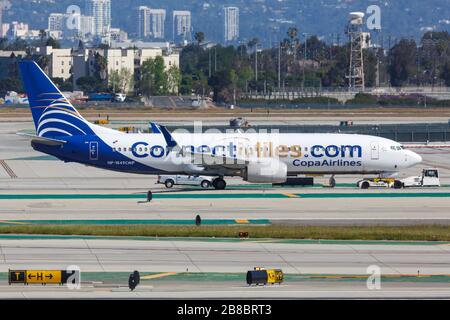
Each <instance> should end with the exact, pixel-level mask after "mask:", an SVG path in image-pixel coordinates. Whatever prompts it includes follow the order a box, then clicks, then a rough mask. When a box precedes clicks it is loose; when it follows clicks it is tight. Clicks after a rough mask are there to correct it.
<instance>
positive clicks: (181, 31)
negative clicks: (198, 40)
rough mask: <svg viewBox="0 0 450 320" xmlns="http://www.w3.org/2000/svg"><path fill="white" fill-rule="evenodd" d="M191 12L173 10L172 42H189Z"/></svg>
mask: <svg viewBox="0 0 450 320" xmlns="http://www.w3.org/2000/svg"><path fill="white" fill-rule="evenodd" d="M191 28H192V27H191V12H190V11H180V10H175V11H174V12H173V40H174V41H175V40H176V39H177V38H178V39H179V38H181V40H191V39H190V38H191V37H190V35H191Z"/></svg>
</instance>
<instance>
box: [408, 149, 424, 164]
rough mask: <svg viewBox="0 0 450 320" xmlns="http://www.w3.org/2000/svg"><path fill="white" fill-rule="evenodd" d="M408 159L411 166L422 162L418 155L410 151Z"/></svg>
mask: <svg viewBox="0 0 450 320" xmlns="http://www.w3.org/2000/svg"><path fill="white" fill-rule="evenodd" d="M408 158H409V161H410V162H411V165H412V166H415V165H417V164H419V163H422V161H423V159H422V157H421V156H420V155H418V154H417V153H415V152H412V151H410V154H409V155H408Z"/></svg>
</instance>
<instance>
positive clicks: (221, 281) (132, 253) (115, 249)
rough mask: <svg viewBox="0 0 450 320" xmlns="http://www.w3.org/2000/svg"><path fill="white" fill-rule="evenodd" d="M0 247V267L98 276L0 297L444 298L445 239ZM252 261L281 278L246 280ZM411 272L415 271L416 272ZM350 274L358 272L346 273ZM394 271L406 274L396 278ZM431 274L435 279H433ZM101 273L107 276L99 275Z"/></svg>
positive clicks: (447, 289)
mask: <svg viewBox="0 0 450 320" xmlns="http://www.w3.org/2000/svg"><path fill="white" fill-rule="evenodd" d="M0 248H1V263H0V272H6V271H7V270H8V269H9V268H10V269H23V268H28V269H35V270H39V269H49V270H55V269H56V270H58V269H60V268H62V270H65V268H66V267H67V266H69V265H77V266H79V267H80V269H81V271H82V274H83V272H84V273H88V274H89V276H88V278H89V279H91V280H92V279H95V275H97V277H98V279H97V281H94V282H97V283H104V285H97V287H96V286H95V284H94V282H92V281H87V282H86V281H85V282H86V283H85V285H84V288H83V291H82V292H78V293H76V292H75V293H74V292H69V291H68V290H66V289H64V288H54V287H48V288H47V287H46V288H45V290H43V289H42V288H39V287H38V288H36V287H32V286H31V287H26V288H25V287H23V286H13V287H7V286H6V284H5V283H3V286H2V285H1V283H0V298H1V297H5V296H6V297H14V295H17V294H18V295H21V296H22V297H28V298H31V297H33V296H39V297H43V296H47V295H50V296H52V295H54V297H56V296H57V294H62V296H63V297H64V296H65V297H70V296H76V295H77V294H78V295H82V296H83V297H90V296H92V297H97V298H98V297H104V298H105V297H106V298H114V297H117V296H120V297H124V296H125V297H129V298H130V297H133V298H139V297H153V298H165V297H167V298H181V297H182V298H196V297H197V298H198V297H200V298H204V297H209V298H213V297H216V298H221V297H222V298H223V297H225V298H227V297H228V298H238V297H239V298H244V297H247V298H249V297H253V298H269V297H275V298H282V297H288V298H293V297H297V298H301V297H303V298H307V297H364V296H367V297H377V296H378V297H384V298H386V297H398V296H402V297H447V298H450V286H449V283H450V254H449V253H450V244H448V243H440V244H434V245H433V244H425V243H407V242H405V243H385V242H378V243H377V242H371V243H370V242H367V243H358V242H351V241H342V242H338V243H337V244H336V243H335V244H330V243H322V244H317V243H312V242H311V243H308V242H307V241H306V242H303V243H302V242H301V241H299V242H295V241H293V242H284V243H279V242H276V241H267V240H265V241H238V240H235V241H223V240H220V239H216V240H209V241H204V240H203V241H200V240H191V241H184V240H159V241H158V240H154V239H152V240H151V239H148V240H146V241H136V240H105V239H76V238H75V239H67V240H62V239H58V240H57V241H55V240H50V239H49V240H42V239H21V240H8V239H5V238H0ZM371 265H377V266H379V267H380V269H381V274H382V276H383V277H385V278H383V279H382V282H383V283H384V288H382V290H380V291H371V290H368V289H367V286H366V277H368V273H367V268H368V267H369V266H371ZM255 266H260V267H265V268H281V269H282V270H283V271H284V272H285V273H286V281H285V283H284V285H282V286H280V287H277V286H276V287H266V288H248V287H247V286H246V283H245V273H246V271H248V270H252V269H253V268H254V267H255ZM133 270H139V271H140V272H141V277H142V278H143V280H144V281H143V283H142V285H143V287H142V288H141V289H140V290H139V291H137V292H135V293H130V292H128V290H126V289H125V288H123V286H124V285H125V284H126V282H125V281H124V279H126V277H125V278H124V276H123V275H121V274H117V272H124V273H125V275H126V274H129V273H131V272H132V271H133ZM92 272H96V274H92ZM115 273H116V274H115ZM149 273H163V274H162V275H161V276H160V277H158V276H151V277H150V279H149V280H148V281H146V280H145V275H146V274H149ZM418 273H419V274H420V275H423V276H422V278H421V277H416V275H417V274H418ZM115 275H116V278H115ZM330 275H341V277H339V276H333V277H331V276H330ZM342 275H347V278H346V277H342ZM352 275H353V276H355V275H359V277H358V278H353V279H352ZM401 276H408V278H407V279H406V280H402V277H401ZM433 276H436V277H438V278H439V277H440V278H439V279H440V280H439V281H435V280H433V278H432V277H433ZM171 277H173V278H171ZM105 278H106V279H107V280H103V281H101V280H102V279H105ZM152 278H154V280H151V279H152ZM330 279H334V280H330ZM85 280H86V279H85ZM82 281H83V280H82ZM120 286H122V289H120V288H119V287H120ZM108 288H109V289H108Z"/></svg>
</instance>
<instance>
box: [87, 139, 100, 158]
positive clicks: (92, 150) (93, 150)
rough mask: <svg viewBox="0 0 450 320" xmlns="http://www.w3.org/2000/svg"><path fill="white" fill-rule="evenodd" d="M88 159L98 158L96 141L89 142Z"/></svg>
mask: <svg viewBox="0 0 450 320" xmlns="http://www.w3.org/2000/svg"><path fill="white" fill-rule="evenodd" d="M89 160H91V161H97V160H98V142H96V141H94V142H89Z"/></svg>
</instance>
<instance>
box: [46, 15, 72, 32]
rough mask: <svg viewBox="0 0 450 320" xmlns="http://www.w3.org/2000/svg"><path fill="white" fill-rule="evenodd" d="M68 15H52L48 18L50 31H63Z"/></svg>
mask: <svg viewBox="0 0 450 320" xmlns="http://www.w3.org/2000/svg"><path fill="white" fill-rule="evenodd" d="M66 17H67V15H65V14H62V13H51V14H50V15H49V16H48V31H50V32H52V31H63V30H64V22H65V20H66Z"/></svg>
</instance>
